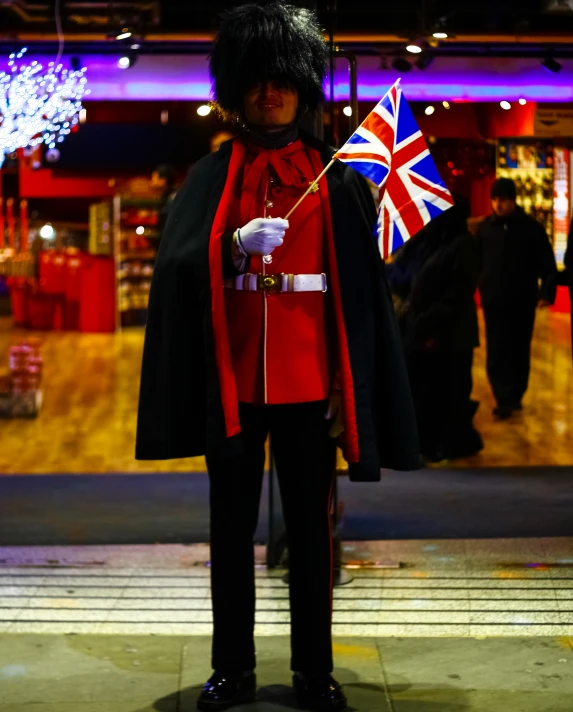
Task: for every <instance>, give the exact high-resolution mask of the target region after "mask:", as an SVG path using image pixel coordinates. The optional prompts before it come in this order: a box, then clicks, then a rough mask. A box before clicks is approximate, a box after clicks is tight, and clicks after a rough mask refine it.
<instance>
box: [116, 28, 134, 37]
mask: <svg viewBox="0 0 573 712" xmlns="http://www.w3.org/2000/svg"><path fill="white" fill-rule="evenodd" d="M131 34H132V33H131V30H130V29H128V28H127V27H124V28H123V30H121V32H120V33H119V34H117V35H116V37H115V39H116V40H127V39H129V37H131Z"/></svg>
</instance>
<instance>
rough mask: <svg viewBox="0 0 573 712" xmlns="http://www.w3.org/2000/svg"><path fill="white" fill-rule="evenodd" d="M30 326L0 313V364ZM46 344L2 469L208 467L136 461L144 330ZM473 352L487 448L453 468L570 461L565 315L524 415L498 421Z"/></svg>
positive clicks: (558, 317) (62, 336) (3, 435)
mask: <svg viewBox="0 0 573 712" xmlns="http://www.w3.org/2000/svg"><path fill="white" fill-rule="evenodd" d="M26 335H30V334H29V332H22V331H16V330H14V329H12V327H11V322H10V320H9V319H6V318H2V319H0V363H2V364H5V363H6V360H7V352H8V348H9V346H10V345H11V344H12V343H14V342H15V341H16V340H18V338H21V337H22V336H26ZM36 335H38V336H40V337H41V338H42V340H43V342H44V345H43V356H44V361H45V378H44V392H45V393H44V399H45V405H44V409H43V411H42V413H41V414H40V416H39V417H38V418H37V419H35V420H20V419H15V420H0V474H39V473H76V472H77V473H107V472H189V471H204V470H205V463H204V460H203V458H192V459H187V460H171V461H163V462H137V461H136V460H135V459H134V457H133V453H134V432H135V418H136V407H137V396H138V387H139V368H140V361H141V350H142V344H143V330H141V329H130V330H125V331H123V332H122V333H119V334H115V335H103V334H77V333H70V332H68V333H65V332H49V333H44V334H36ZM484 359H485V353H484V348H483V347H482V348H481V349H480V350H479V351H478V352H477V358H476V363H475V368H474V379H475V396H476V397H477V398H478V399H479V400H480V401H481V407H480V410H479V412H478V415H477V418H476V424H477V427H478V428H479V430H480V431H481V433H482V435H483V438H484V441H485V446H486V447H485V450H484V452H483V453H482V454H480V455H479V456H477V457H475V458H471V459H468V460H463V461H456V462H455V463H452V464H451V466H456V467H460V466H461V467H481V466H483V467H491V466H526V465H571V464H573V369H572V365H571V352H570V340H569V316H568V315H563V314H554V313H550V312H547V311H546V312H540V314H539V317H538V320H537V326H536V333H535V342H534V348H533V369H532V377H531V385H530V390H529V392H528V394H527V396H526V399H525V402H524V405H525V409H524V411H523V413H521V414H519V415H518V416H516V417H515V418H514V419H513V420H511V421H509V422H503V423H498V422H495V421H494V419H493V418H492V415H491V410H492V407H493V400H492V397H491V393H490V390H489V386H488V384H487V380H486V378H485V371H484Z"/></svg>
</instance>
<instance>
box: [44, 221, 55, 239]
mask: <svg viewBox="0 0 573 712" xmlns="http://www.w3.org/2000/svg"><path fill="white" fill-rule="evenodd" d="M55 234H56V231H55V230H54V228H53V227H52V225H51V223H46V224H45V225H43V226H42V227H41V228H40V237H41V238H42V239H43V240H51V239H53V237H54V236H55Z"/></svg>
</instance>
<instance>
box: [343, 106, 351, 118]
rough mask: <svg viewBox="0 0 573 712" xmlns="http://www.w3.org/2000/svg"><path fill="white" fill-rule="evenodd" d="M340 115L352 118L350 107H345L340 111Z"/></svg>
mask: <svg viewBox="0 0 573 712" xmlns="http://www.w3.org/2000/svg"><path fill="white" fill-rule="evenodd" d="M342 113H343V114H344V116H352V107H351V106H345V107H344V109H342Z"/></svg>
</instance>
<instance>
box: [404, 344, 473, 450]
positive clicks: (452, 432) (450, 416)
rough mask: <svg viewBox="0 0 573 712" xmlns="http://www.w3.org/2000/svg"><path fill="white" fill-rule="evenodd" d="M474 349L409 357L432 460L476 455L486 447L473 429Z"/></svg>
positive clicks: (425, 442)
mask: <svg viewBox="0 0 573 712" xmlns="http://www.w3.org/2000/svg"><path fill="white" fill-rule="evenodd" d="M472 364H473V349H467V350H465V351H449V352H439V351H436V352H433V351H414V352H412V353H410V354H409V355H408V375H409V377H410V384H411V387H412V395H413V398H414V406H415V408H416V420H417V423H418V431H419V435H420V446H421V450H422V454H423V455H424V457H426V458H427V459H428V460H430V461H440V460H444V459H450V458H451V459H454V458H457V457H468V456H470V455H475V454H476V453H477V452H479V451H480V450H481V449H482V448H483V442H482V439H481V437H480V435H479V433H478V432H477V430H476V429H475V428H474V426H473V417H474V415H475V412H476V410H477V407H478V405H479V404H478V403H477V402H475V401H472V400H471V394H472V386H473V381H472Z"/></svg>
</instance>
